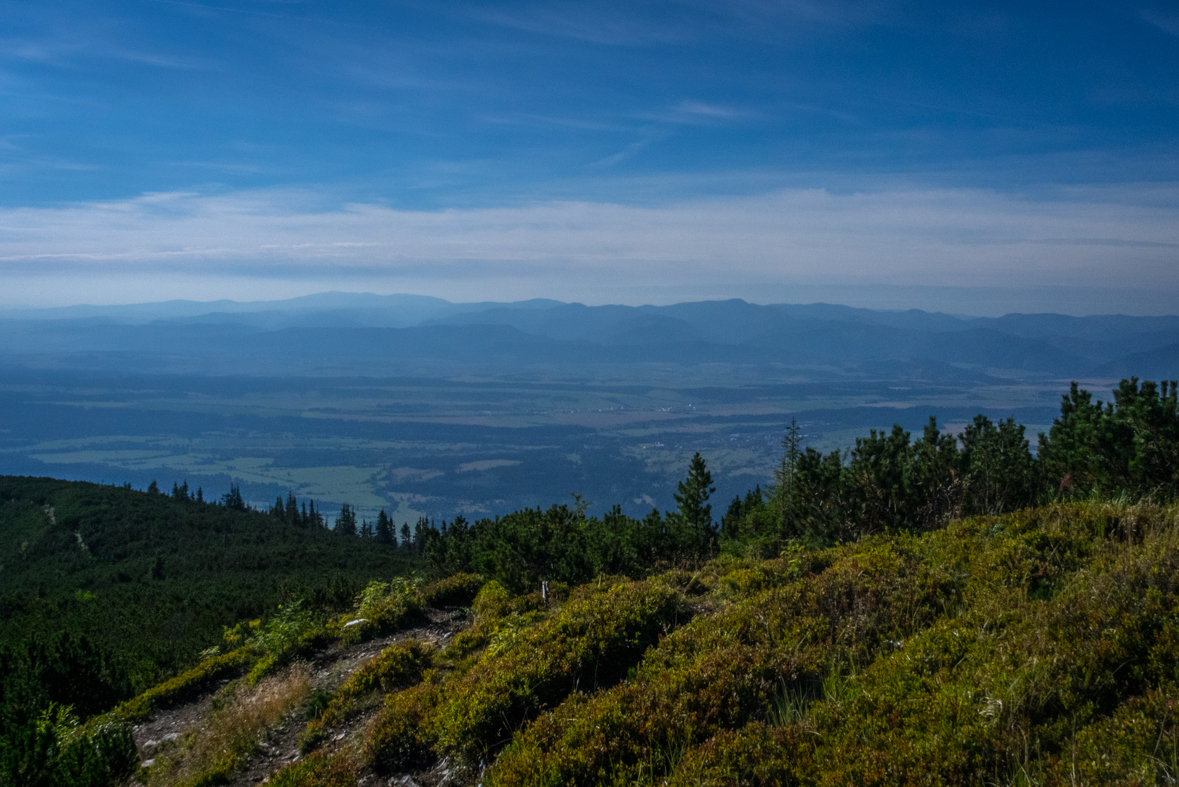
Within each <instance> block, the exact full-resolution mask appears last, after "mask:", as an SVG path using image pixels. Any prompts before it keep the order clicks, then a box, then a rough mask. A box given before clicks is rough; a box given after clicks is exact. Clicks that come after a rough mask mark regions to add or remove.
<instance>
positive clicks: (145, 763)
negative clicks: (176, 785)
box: [139, 757, 156, 768]
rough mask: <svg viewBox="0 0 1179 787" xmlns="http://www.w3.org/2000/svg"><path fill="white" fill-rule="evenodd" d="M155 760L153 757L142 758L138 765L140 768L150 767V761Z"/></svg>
mask: <svg viewBox="0 0 1179 787" xmlns="http://www.w3.org/2000/svg"><path fill="white" fill-rule="evenodd" d="M155 761H156V760H155V758H154V757H153V758H152V759H150V760H144V761H143V762H141V763H139V767H140V768H150V767H151V766H152V763H153V762H155Z"/></svg>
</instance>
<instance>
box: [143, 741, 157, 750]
mask: <svg viewBox="0 0 1179 787" xmlns="http://www.w3.org/2000/svg"><path fill="white" fill-rule="evenodd" d="M159 745H160V742H159V741H144V742H143V748H145V749H154V748H155V747H157V746H159Z"/></svg>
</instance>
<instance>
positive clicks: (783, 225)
mask: <svg viewBox="0 0 1179 787" xmlns="http://www.w3.org/2000/svg"><path fill="white" fill-rule="evenodd" d="M1158 188H1159V187H1158V186H1157V185H1156V186H1152V187H1150V190H1151V192H1152V194H1157V190H1158ZM1117 196H1118V199H1116V200H1115V199H1108V200H1102V199H1100V194H1099V193H1090V194H1089V195H1088V198H1087V199H1084V200H1076V199H1075V198H1074V199H1071V200H1065V199H1063V198H1062V199H1058V200H1037V201H1032V200H1028V199H1020V198H1017V197H1013V196H1010V195H1001V194H996V193H991V192H985V191H977V190H937V191H933V190H928V191H918V190H914V191H891V192H881V193H858V194H846V195H836V194H831V193H829V192H826V191H823V190H788V191H778V192H774V193H770V194H764V195H761V196H755V197H732V198H716V199H710V200H700V201H693V202H684V203H679V204H669V205H663V206H658V207H640V206H631V205H622V204H614V203H592V202H546V203H539V204H533V205H525V206H518V207H498V208H482V209H469V210H442V211H406V210H396V209H393V208H390V207H387V206H382V205H378V204H345V205H339V206H335V207H332V208H329V209H324V208H323V207H322V205H321V198H320V197H319V196H318V195H316V194H314V193H312V192H296V191H252V192H235V193H227V194H204V193H199V192H172V193H159V194H145V195H142V196H140V197H137V198H134V199H127V200H118V201H105V202H91V203H79V204H73V205H66V206H59V207H53V208H30V207H26V208H16V209H7V210H3V211H0V273H3V274H4V275H21V276H30V275H31V276H45V277H47V278H46V281H49V280H51V279H52V278H53V277H56V276H69V275H75V274H76V275H89V276H92V275H106V274H111V275H114V274H126V273H144V274H152V275H164V274H170V275H183V276H188V277H192V276H197V277H199V276H219V277H234V276H249V277H274V278H283V277H291V276H304V275H312V274H314V275H316V276H320V277H327V278H331V277H333V276H338V277H349V276H357V275H362V276H367V277H373V276H379V277H391V278H396V277H413V278H415V279H417V280H422V281H425V280H430V279H437V280H454V279H460V280H470V281H475V280H482V281H487V280H497V279H500V280H509V279H510V280H524V279H527V280H530V281H533V282H535V283H537V285H538V286H544V287H545V288H546V289H547V290H548V291H550V292H564V293H565V295H566V297H576V296H577V293H578V288H579V287H582V286H584V285H585V284H586V283H587V282H593V281H602V280H604V279H608V280H611V281H615V282H617V283H618V284H619V286H620V287H623V288H624V287H626V286H633V287H635V288H644V289H645V290H650V288H652V287H658V286H659V285H660V283H666V284H669V285H670V284H675V283H677V282H683V281H688V280H690V281H692V282H694V283H696V284H700V285H707V284H708V283H710V282H712V283H724V284H725V285H726V286H736V287H741V286H745V287H747V288H749V290H750V296H751V297H755V290H756V288H757V287H758V286H762V285H765V284H767V283H772V284H777V285H782V284H798V285H808V286H820V285H849V286H865V285H872V284H874V283H879V284H881V285H884V284H887V285H891V286H896V285H908V286H940V287H950V286H953V287H1007V288H1033V287H1044V286H1061V285H1076V286H1089V287H1104V286H1110V287H1116V286H1121V285H1122V284H1124V283H1125V282H1126V281H1134V282H1135V283H1136V284H1137V285H1138V286H1142V287H1151V288H1159V289H1164V290H1168V291H1179V255H1177V254H1176V249H1177V244H1179V209H1177V208H1174V207H1169V206H1165V205H1164V206H1159V205H1158V204H1157V201H1155V204H1154V205H1151V204H1149V202H1150V201H1146V200H1140V201H1138V202H1137V203H1136V202H1134V201H1133V200H1127V199H1125V197H1126V191H1125V187H1123V188H1122V189H1120V190H1119V194H1118V195H1117ZM1170 202H1171V204H1172V205H1174V204H1176V202H1175V201H1174V200H1171V201H1170ZM47 286H49V285H48V284H47Z"/></svg>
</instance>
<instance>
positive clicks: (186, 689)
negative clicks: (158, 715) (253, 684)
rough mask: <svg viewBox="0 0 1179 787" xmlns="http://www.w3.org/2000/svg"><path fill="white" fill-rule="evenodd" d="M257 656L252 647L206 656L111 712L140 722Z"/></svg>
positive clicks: (244, 665)
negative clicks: (188, 668) (211, 656)
mask: <svg viewBox="0 0 1179 787" xmlns="http://www.w3.org/2000/svg"><path fill="white" fill-rule="evenodd" d="M254 658H255V656H254V653H253V651H252V650H251V649H250V648H238V649H237V650H234V651H230V652H229V653H225V654H223V655H220V656H214V657H213V658H211V659H205V660H204V661H202V662H201V663H200V664H198V665H197V666H195V667H193V668H192V669H190V670H188V671H187V672H184V673H181V674H180V675H177V676H176V677H175V678H172V679H171V680H167V681H165V682H163V683H161V684H160V685H158V686H153V687H152V688H150V689H148V690H147V691H145V692H143V693H142V694H140V695H139V696H138V697H135V698H133V699H130V700H128V701H127V702H124V703H123V704H122V705H120V706H119V707H117V708H115V710H114V711H112V714H113V715H114V716H116V717H118V718H121V719H125V720H126V721H131V722H134V721H139V720H141V719H144V718H146V717H147V716H148V715H149V714H150V713H151V712H152V711H155V710H158V709H160V708H167V707H170V706H172V705H176V704H178V703H180V702H184V701H186V700H189V699H191V698H193V697H195V696H197V695H198V694H201V693H203V692H205V691H208V690H209V689H210V688H211V687H212V686H213V684H215V683H216V682H217V681H219V680H221V679H222V678H224V677H225V676H227V675H233V674H235V673H239V672H241V671H242V670H243V669H245V667H246V666H248V665H249V664H250V663H251V662H252V661H253V660H254Z"/></svg>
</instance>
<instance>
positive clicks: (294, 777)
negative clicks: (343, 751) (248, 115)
mask: <svg viewBox="0 0 1179 787" xmlns="http://www.w3.org/2000/svg"><path fill="white" fill-rule="evenodd" d="M356 777H357V769H356V766H355V765H354V764H353V763H352V761H351V760H349V759H348V758H347V757H345V756H343V755H340V754H336V753H327V752H316V753H315V754H312V755H310V756H309V757H306V758H304V759H302V760H300V761H299V762H296V763H293V764H291V765H288V766H287V767H285V768H283V769H282V770H281V771H279V772H278V773H276V774H274V776H272V777H271V779H270V785H271V787H352V785H354V784H356Z"/></svg>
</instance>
